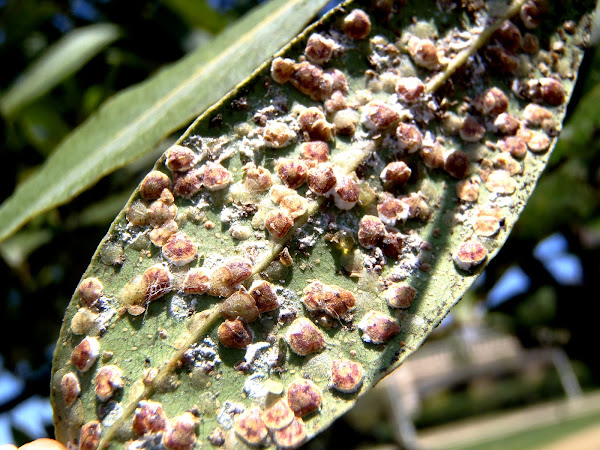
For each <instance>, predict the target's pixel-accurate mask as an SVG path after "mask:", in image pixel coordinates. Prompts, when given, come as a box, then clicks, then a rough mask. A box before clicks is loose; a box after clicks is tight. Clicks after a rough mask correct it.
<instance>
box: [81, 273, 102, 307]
mask: <svg viewBox="0 0 600 450" xmlns="http://www.w3.org/2000/svg"><path fill="white" fill-rule="evenodd" d="M77 294H78V295H79V298H80V303H81V305H82V306H86V307H88V308H90V307H92V306H94V305H95V304H96V303H97V302H98V299H99V298H100V297H102V294H103V286H102V283H101V282H100V280H99V279H98V278H95V277H90V278H86V279H85V280H82V281H81V283H79V286H78V287H77Z"/></svg>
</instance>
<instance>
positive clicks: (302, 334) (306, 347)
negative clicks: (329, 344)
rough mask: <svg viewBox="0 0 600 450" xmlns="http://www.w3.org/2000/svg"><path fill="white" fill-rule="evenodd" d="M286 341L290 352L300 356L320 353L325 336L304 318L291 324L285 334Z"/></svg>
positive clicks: (323, 345)
mask: <svg viewBox="0 0 600 450" xmlns="http://www.w3.org/2000/svg"><path fill="white" fill-rule="evenodd" d="M286 341H287V343H288V345H289V346H290V348H291V349H292V351H293V352H294V353H296V354H297V355H300V356H306V355H310V354H311V353H316V352H320V351H321V350H322V349H323V348H324V347H325V336H323V333H322V332H321V330H319V329H318V328H317V327H316V326H315V325H314V324H313V323H312V322H311V321H310V320H308V319H307V318H305V317H300V318H298V319H296V320H294V321H293V322H292V324H291V325H290V327H289V329H288V331H287V334H286Z"/></svg>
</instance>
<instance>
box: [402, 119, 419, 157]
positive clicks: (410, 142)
mask: <svg viewBox="0 0 600 450" xmlns="http://www.w3.org/2000/svg"><path fill="white" fill-rule="evenodd" d="M396 138H397V140H398V148H399V149H400V150H402V151H406V152H408V153H414V152H416V151H417V150H419V149H420V148H421V145H422V144H423V134H422V133H421V131H420V130H419V128H418V127H417V126H416V125H413V124H410V123H399V124H398V127H397V128H396Z"/></svg>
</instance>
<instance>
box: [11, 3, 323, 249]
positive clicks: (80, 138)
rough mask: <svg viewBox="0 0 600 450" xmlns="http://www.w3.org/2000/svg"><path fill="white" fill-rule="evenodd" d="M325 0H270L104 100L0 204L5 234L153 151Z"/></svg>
mask: <svg viewBox="0 0 600 450" xmlns="http://www.w3.org/2000/svg"><path fill="white" fill-rule="evenodd" d="M325 3H326V1H325V0H319V1H314V0H313V1H309V0H293V1H285V0H275V1H272V2H268V3H266V4H264V5H262V6H260V7H258V8H256V9H255V10H254V11H252V12H251V13H250V14H248V15H247V16H245V17H244V18H243V19H242V20H240V21H239V22H238V23H237V24H235V25H234V26H232V27H230V28H228V29H227V30H225V31H224V32H223V33H222V34H220V35H219V36H218V37H217V38H215V40H214V41H213V42H211V43H209V44H207V45H205V46H203V47H202V48H200V49H199V50H198V51H195V52H193V53H192V54H190V55H189V56H188V57H186V58H184V59H183V60H182V61H180V62H178V63H177V64H174V65H173V66H171V67H169V68H167V69H165V70H163V71H162V72H160V73H158V74H157V75H156V76H154V77H153V78H151V79H150V80H148V81H146V82H144V83H142V84H140V85H138V86H136V87H133V88H131V89H128V90H126V91H125V92H123V93H122V94H119V95H117V96H116V97H114V98H113V99H112V100H109V101H108V102H107V103H105V104H104V105H103V106H102V107H101V108H100V110H99V111H98V112H97V113H96V114H94V115H93V116H91V117H90V118H89V119H88V120H87V121H86V122H85V123H84V124H83V125H81V126H80V127H79V128H77V129H76V130H75V131H74V132H73V133H71V134H70V135H69V136H68V137H67V138H66V139H65V140H64V141H63V142H62V144H61V145H60V146H59V147H57V148H56V150H55V151H54V153H53V154H52V156H51V157H50V158H48V160H47V161H46V163H45V164H44V166H43V167H42V168H41V169H40V170H39V172H37V173H36V174H35V175H34V176H32V177H30V178H29V179H27V180H26V181H25V182H24V183H22V184H21V185H19V186H18V187H17V189H16V191H15V193H14V194H13V195H12V196H11V197H10V198H8V199H7V200H6V201H5V202H4V203H3V204H2V206H1V207H0V230H1V231H0V241H2V240H3V239H5V238H6V237H7V236H9V235H11V234H12V233H14V232H15V231H16V230H17V229H19V228H20V227H21V226H23V225H24V224H25V223H26V222H27V221H29V220H30V219H31V218H32V217H34V216H36V215H38V214H40V213H42V212H45V211H48V210H50V209H52V208H54V207H56V206H58V205H61V204H63V203H65V202H67V201H69V200H70V199H71V198H73V197H74V196H75V195H77V194H79V193H80V192H82V191H83V190H85V189H87V188H88V187H90V186H92V185H94V184H95V183H96V182H97V181H98V180H99V179H100V178H102V177H103V176H105V175H107V174H109V173H111V172H113V171H114V170H116V169H117V168H119V167H122V166H124V165H126V164H127V163H129V162H131V161H133V160H135V159H137V158H139V157H140V156H142V155H144V154H145V153H146V152H148V151H149V150H150V149H151V148H152V147H153V146H154V145H156V144H157V143H158V142H159V141H160V140H161V139H163V138H164V137H166V136H167V135H168V134H169V133H171V132H173V131H175V130H177V129H178V128H180V127H182V126H183V125H185V124H186V123H189V121H190V120H192V119H194V118H195V117H196V116H198V114H200V113H201V112H203V111H205V110H206V109H207V108H208V107H209V106H210V105H212V104H214V103H215V102H216V101H218V100H219V99H220V98H221V97H222V96H223V95H225V94H226V93H227V92H229V91H230V90H231V89H233V88H234V87H235V86H236V85H237V84H238V83H240V82H241V81H242V80H243V79H244V78H246V77H247V76H248V74H250V73H252V72H253V71H254V70H255V69H256V68H257V67H258V66H260V65H261V64H263V63H264V62H265V61H266V60H267V59H268V58H269V57H270V56H271V55H273V53H275V52H276V51H278V50H279V49H280V48H281V47H283V45H285V43H287V42H288V41H289V40H290V39H291V38H292V37H293V36H295V35H296V34H297V33H298V32H299V31H300V30H301V29H302V27H304V25H305V24H306V22H307V21H309V20H310V19H311V18H312V17H313V16H314V15H315V14H316V13H317V12H318V11H319V9H320V8H321V7H322V6H323V5H324V4H325Z"/></svg>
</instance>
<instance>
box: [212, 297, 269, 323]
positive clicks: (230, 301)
mask: <svg viewBox="0 0 600 450" xmlns="http://www.w3.org/2000/svg"><path fill="white" fill-rule="evenodd" d="M221 313H222V314H223V317H225V318H226V319H228V320H235V319H241V320H243V321H244V322H246V323H251V322H254V321H255V320H256V319H258V316H259V314H260V312H259V310H258V307H257V306H256V302H255V301H254V298H253V297H252V296H251V295H250V294H248V293H247V292H246V291H245V290H244V291H243V290H239V291H236V292H234V293H233V294H231V295H230V296H229V297H227V299H226V300H225V301H224V302H223V304H222V306H221Z"/></svg>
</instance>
